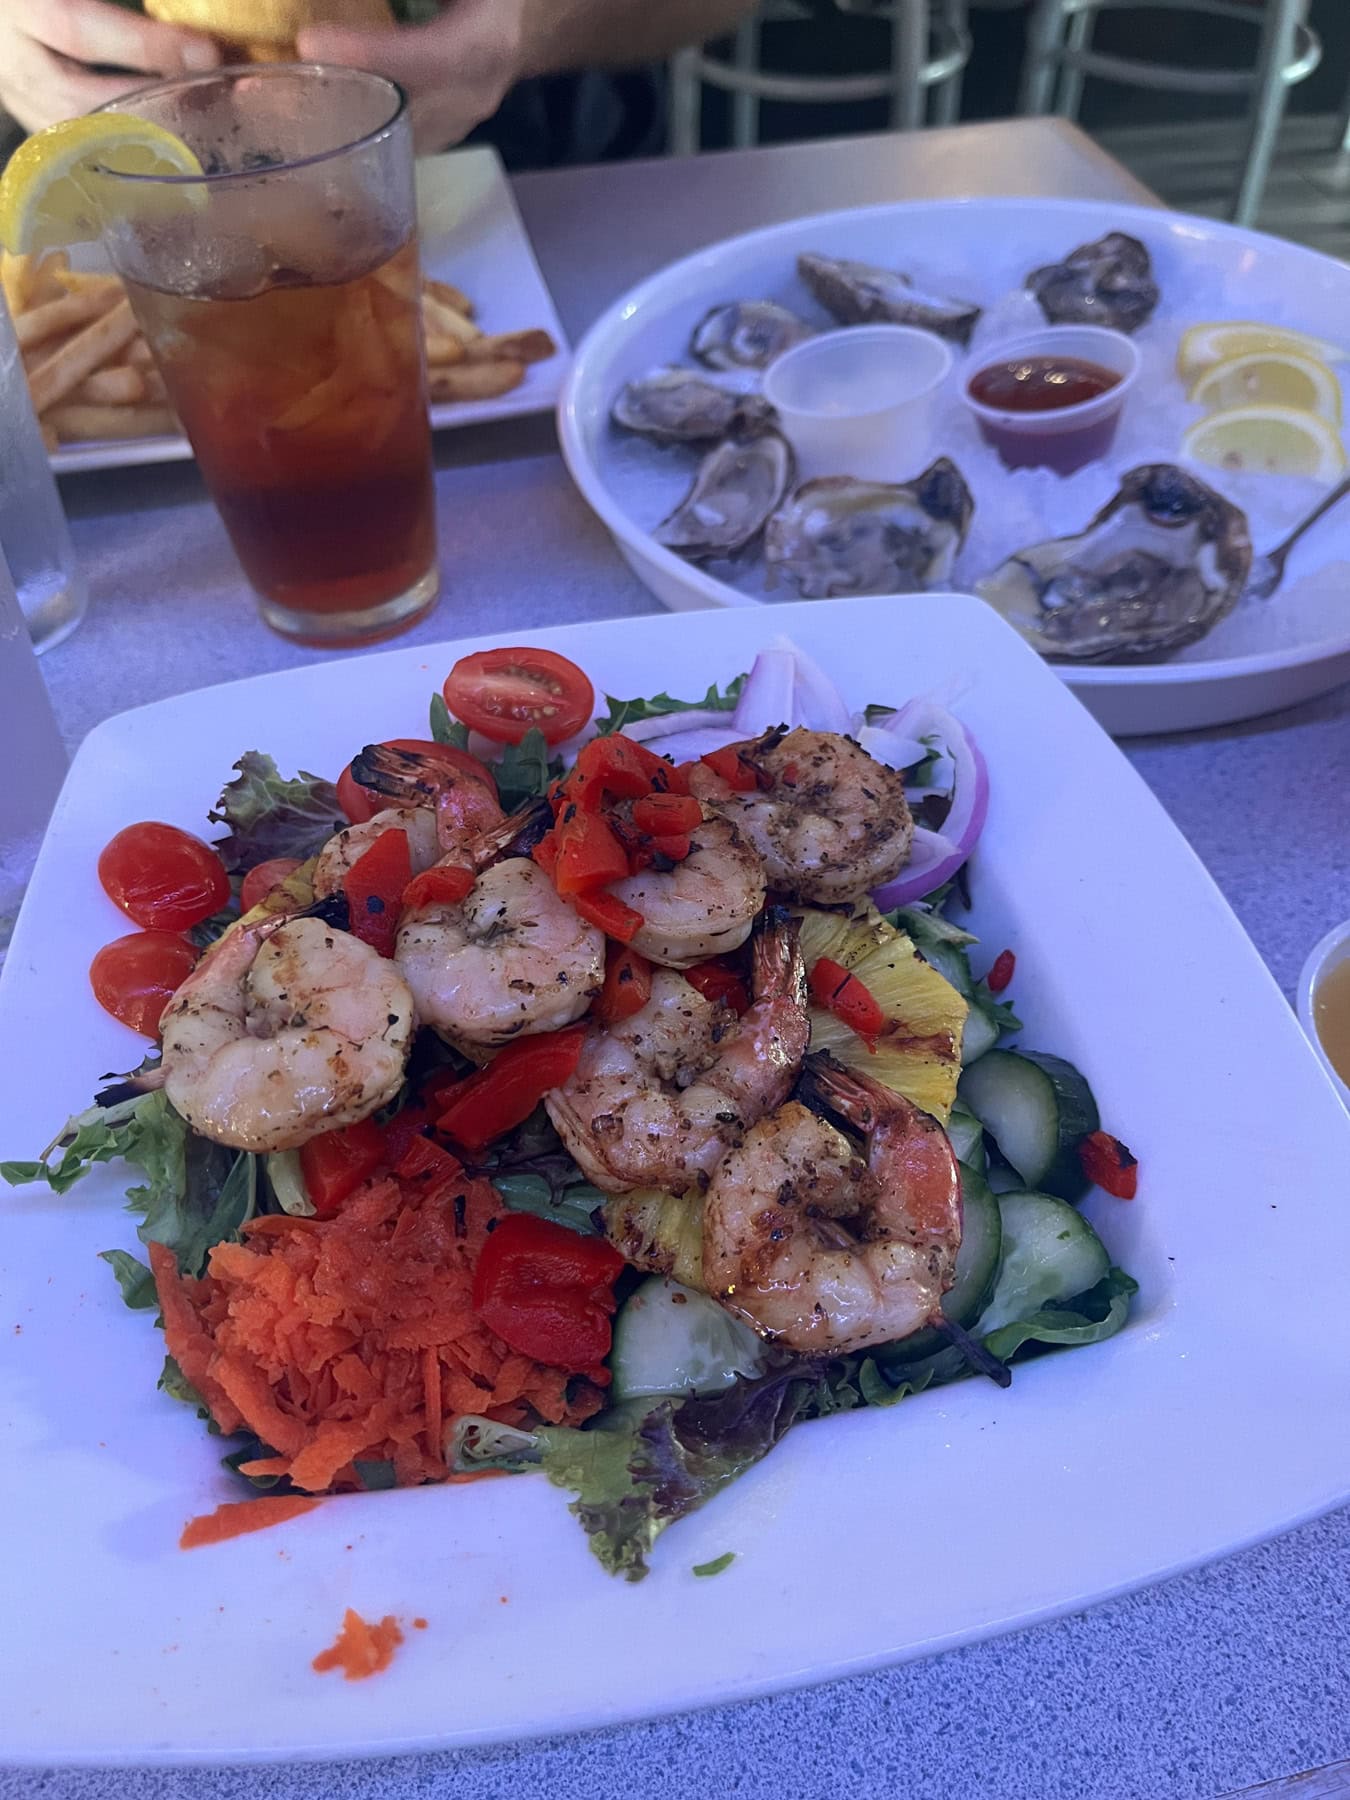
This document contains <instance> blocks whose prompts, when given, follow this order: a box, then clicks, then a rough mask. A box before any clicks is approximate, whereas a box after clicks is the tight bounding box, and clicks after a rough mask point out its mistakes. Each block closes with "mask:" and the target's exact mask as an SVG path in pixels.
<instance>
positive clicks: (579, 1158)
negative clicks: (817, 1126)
mask: <svg viewBox="0 0 1350 1800" xmlns="http://www.w3.org/2000/svg"><path fill="white" fill-rule="evenodd" d="M753 956H754V995H755V999H754V1004H753V1005H752V1006H751V1008H750V1010H749V1011H748V1012H747V1013H746V1014H745V1016H744V1017H743V1018H740V1019H738V1018H737V1017H736V1015H735V1013H733V1012H732V1011H731V1010H730V1009H729V1008H728V1007H726V1006H723V1005H722V1004H721V1003H720V1002H714V1001H710V1000H705V999H704V998H703V996H702V995H701V994H700V993H699V992H698V991H697V989H695V988H693V987H691V986H690V985H689V983H688V982H687V981H686V980H685V979H684V977H683V976H682V975H679V974H677V973H676V972H675V971H674V970H673V969H657V970H654V971H653V974H652V992H651V998H650V999H649V1000H648V1002H647V1004H646V1005H645V1006H644V1007H643V1008H642V1010H641V1011H640V1012H637V1013H634V1014H633V1016H632V1017H631V1018H629V1019H625V1020H623V1021H622V1022H621V1023H619V1024H617V1025H614V1026H611V1027H610V1028H609V1029H608V1030H605V1029H601V1028H600V1027H596V1028H594V1029H593V1030H592V1031H591V1033H590V1035H589V1036H588V1038H587V1040H586V1042H585V1044H584V1045H583V1047H582V1051H581V1059H580V1061H579V1062H578V1064H577V1068H576V1073H575V1074H574V1075H573V1076H572V1077H571V1078H570V1079H569V1080H568V1081H567V1082H565V1083H564V1084H563V1086H562V1087H560V1088H555V1089H554V1091H553V1092H552V1093H551V1094H548V1095H546V1096H545V1101H544V1104H545V1105H546V1106H547V1107H548V1112H549V1117H550V1118H551V1119H552V1120H553V1123H554V1126H555V1127H556V1128H557V1132H558V1135H559V1136H560V1137H561V1138H562V1140H563V1143H564V1144H565V1145H566V1146H567V1148H568V1150H569V1151H570V1152H571V1154H572V1157H573V1158H574V1160H575V1161H576V1162H577V1164H578V1165H579V1166H580V1167H581V1168H582V1169H584V1170H585V1172H586V1174H587V1175H589V1176H590V1178H591V1180H592V1181H593V1182H594V1183H595V1185H596V1186H597V1187H600V1188H604V1189H605V1190H606V1192H608V1193H611V1194H622V1193H626V1192H628V1191H629V1190H630V1189H633V1188H660V1189H663V1190H665V1192H667V1193H670V1194H685V1193H689V1192H690V1191H692V1190H700V1189H702V1188H703V1187H705V1186H706V1185H707V1181H708V1177H709V1176H710V1174H711V1173H712V1171H713V1169H714V1168H715V1167H716V1165H717V1163H718V1162H719V1161H720V1159H721V1158H722V1157H723V1156H724V1155H725V1154H726V1151H727V1148H728V1146H729V1145H731V1144H736V1143H739V1142H740V1138H741V1135H742V1133H743V1132H744V1131H745V1129H746V1127H747V1126H748V1125H750V1124H752V1123H753V1122H754V1120H756V1119H757V1118H759V1117H760V1115H761V1114H763V1113H765V1112H769V1111H772V1109H773V1108H774V1107H776V1106H779V1105H781V1103H782V1102H783V1100H785V1099H786V1097H787V1095H788V1093H789V1092H790V1090H791V1088H792V1083H793V1081H794V1080H795V1079H796V1075H797V1070H798V1068H799V1067H800V1064H801V1060H802V1058H803V1056H804V1055H805V1054H806V1047H807V1044H808V1042H809V1040H810V1033H811V1028H810V1024H809V1022H808V1019H807V1013H806V1005H805V984H804V977H803V969H802V959H801V953H800V951H799V950H798V948H797V927H796V924H795V922H792V921H788V920H786V919H783V918H781V917H778V916H773V917H771V918H770V920H769V922H768V923H767V925H766V927H765V928H764V929H762V930H760V931H759V932H758V933H757V935H756V937H755V944H754V952H753Z"/></svg>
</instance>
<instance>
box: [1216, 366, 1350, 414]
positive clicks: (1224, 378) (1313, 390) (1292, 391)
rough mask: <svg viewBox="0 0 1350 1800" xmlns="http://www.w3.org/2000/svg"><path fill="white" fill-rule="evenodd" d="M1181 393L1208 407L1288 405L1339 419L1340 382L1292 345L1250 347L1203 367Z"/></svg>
mask: <svg viewBox="0 0 1350 1800" xmlns="http://www.w3.org/2000/svg"><path fill="white" fill-rule="evenodd" d="M1187 398H1188V399H1189V400H1190V401H1191V402H1192V403H1193V404H1194V405H1196V406H1203V407H1204V408H1205V409H1206V411H1208V412H1228V411H1229V410H1231V409H1232V408H1234V407H1244V406H1292V407H1293V408H1294V409H1295V410H1296V411H1298V412H1309V413H1317V414H1319V415H1320V417H1322V418H1324V419H1328V420H1330V422H1331V423H1332V424H1333V425H1339V424H1340V422H1341V384H1340V382H1339V381H1338V380H1337V379H1336V377H1335V375H1334V374H1333V373H1332V371H1331V370H1330V369H1329V368H1328V367H1327V365H1326V364H1325V363H1324V362H1322V361H1320V360H1319V359H1318V358H1317V357H1315V356H1298V355H1296V354H1295V353H1294V352H1293V351H1292V350H1254V351H1252V352H1251V353H1250V354H1249V355H1247V356H1230V357H1229V358H1228V360H1227V361H1226V362H1221V363H1215V364H1214V366H1213V367H1212V368H1209V369H1206V370H1205V372H1204V374H1203V375H1201V376H1200V377H1199V378H1198V379H1197V380H1196V382H1195V384H1194V386H1193V387H1192V388H1191V391H1190V393H1189V394H1188V395H1187Z"/></svg>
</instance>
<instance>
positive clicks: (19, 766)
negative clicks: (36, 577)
mask: <svg viewBox="0 0 1350 1800" xmlns="http://www.w3.org/2000/svg"><path fill="white" fill-rule="evenodd" d="M0 698H3V702H4V704H3V705H2V706H0V767H4V768H6V769H8V770H10V771H11V772H13V773H15V774H16V776H17V779H15V780H11V781H5V782H0V959H3V957H4V951H5V946H6V944H7V943H8V942H9V934H10V931H11V929H12V928H13V924H14V917H15V915H16V914H17V912H18V910H19V902H20V900H22V898H23V891H24V888H25V886H26V885H27V882H28V877H29V876H30V875H31V874H32V872H33V863H34V861H35V859H36V857H37V853H38V845H39V844H40V843H41V842H42V834H43V832H44V831H45V830H46V829H47V820H48V819H49V818H50V817H51V810H52V807H53V806H54V805H55V803H56V796H57V794H58V793H59V792H60V791H61V783H62V781H63V780H64V779H65V773H66V751H65V745H64V744H63V743H62V742H61V734H60V732H59V731H58V730H57V727H56V718H55V715H54V714H53V712H52V703H51V701H50V700H49V699H48V697H47V684H46V682H45V681H43V679H42V671H41V669H39V667H38V661H37V657H36V656H35V655H34V654H33V645H32V642H31V639H30V637H29V633H28V626H27V622H26V621H25V619H24V616H23V614H22V613H21V612H20V610H19V602H18V597H17V596H16V594H15V592H14V585H13V583H12V582H11V581H10V579H9V571H8V569H7V568H6V567H5V559H4V557H3V556H0Z"/></svg>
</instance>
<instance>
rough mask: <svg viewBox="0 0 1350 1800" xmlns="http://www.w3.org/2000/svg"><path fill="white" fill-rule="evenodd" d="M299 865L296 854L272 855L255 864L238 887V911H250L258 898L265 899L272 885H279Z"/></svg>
mask: <svg viewBox="0 0 1350 1800" xmlns="http://www.w3.org/2000/svg"><path fill="white" fill-rule="evenodd" d="M299 867H300V859H299V857H296V856H273V857H269V858H268V860H267V861H266V862H260V863H258V864H256V865H255V866H254V867H253V868H251V869H250V870H249V872H248V874H247V875H245V877H244V881H243V885H242V887H241V888H240V889H239V910H240V912H252V911H253V908H254V907H255V906H256V905H257V904H258V902H259V901H260V900H265V899H266V898H267V896H268V895H269V894H270V893H271V891H272V889H273V888H274V887H280V885H281V883H282V882H283V881H285V879H286V877H287V876H288V875H293V874H294V873H295V871H296V870H297V869H298V868H299Z"/></svg>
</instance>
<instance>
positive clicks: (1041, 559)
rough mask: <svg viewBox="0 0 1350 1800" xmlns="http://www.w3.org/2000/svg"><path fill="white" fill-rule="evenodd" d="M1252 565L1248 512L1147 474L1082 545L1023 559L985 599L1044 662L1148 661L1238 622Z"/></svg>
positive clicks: (1152, 471)
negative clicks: (1222, 623) (1230, 617)
mask: <svg viewBox="0 0 1350 1800" xmlns="http://www.w3.org/2000/svg"><path fill="white" fill-rule="evenodd" d="M1251 559H1252V545H1251V539H1250V537H1249V536H1248V535H1247V519H1246V515H1245V514H1244V513H1242V512H1241V511H1240V510H1239V509H1238V508H1237V507H1236V506H1234V505H1233V504H1232V503H1231V501H1228V500H1225V499H1224V497H1223V495H1222V494H1216V493H1215V492H1214V490H1213V488H1210V487H1206V485H1205V483H1204V482H1203V481H1200V480H1199V479H1197V477H1196V476H1194V475H1191V474H1188V473H1187V471H1186V470H1184V469H1178V468H1176V467H1175V466H1174V465H1173V464H1171V463H1147V464H1145V465H1143V466H1142V467H1140V468H1138V469H1132V470H1131V471H1130V473H1129V474H1128V475H1127V476H1126V477H1125V479H1124V480H1123V482H1122V483H1121V486H1120V491H1119V492H1118V493H1117V494H1116V496H1115V498H1114V499H1112V500H1108V501H1107V503H1106V505H1105V506H1104V507H1103V508H1102V509H1101V511H1100V512H1099V513H1098V514H1097V515H1096V517H1095V518H1094V519H1092V520H1091V521H1090V522H1089V524H1088V526H1087V528H1086V530H1084V531H1083V532H1082V533H1081V534H1080V535H1079V536H1078V537H1066V538H1051V539H1050V540H1049V541H1048V542H1046V543H1044V544H1032V545H1031V546H1030V547H1029V548H1028V549H1026V550H1019V551H1018V553H1017V555H1016V556H1010V557H1009V558H1008V560H1007V562H1005V563H1003V564H1002V566H1001V567H999V568H997V569H995V570H994V572H993V573H992V574H991V575H987V576H985V578H984V579H983V580H982V581H977V582H976V584H975V591H976V593H978V594H980V595H981V596H982V597H983V598H984V599H986V600H988V601H989V602H990V604H991V605H992V606H994V607H996V608H997V609H998V611H999V612H1001V613H1002V614H1003V616H1004V618H1005V619H1007V620H1008V621H1009V622H1010V623H1011V624H1013V625H1015V626H1016V627H1017V629H1018V630H1019V631H1020V632H1021V633H1022V636H1023V637H1024V638H1026V640H1027V642H1028V643H1030V644H1033V645H1034V646H1035V648H1036V649H1037V650H1039V651H1040V652H1041V654H1042V655H1043V656H1048V657H1051V658H1053V659H1057V660H1063V661H1071V662H1131V661H1142V660H1147V659H1150V658H1152V659H1157V658H1159V657H1163V656H1166V655H1168V654H1169V653H1170V652H1171V651H1173V650H1180V649H1181V648H1182V646H1183V645H1185V644H1193V643H1195V641H1196V640H1197V639H1198V638H1202V637H1203V636H1204V635H1205V633H1206V632H1207V631H1209V630H1210V629H1211V628H1212V627H1213V626H1215V625H1217V624H1218V622H1219V620H1220V619H1222V618H1223V617H1225V615H1226V614H1228V613H1230V612H1231V611H1232V610H1233V607H1234V606H1235V605H1236V604H1237V601H1238V598H1239V596H1240V595H1241V593H1242V590H1243V587H1244V586H1245V584H1246V580H1247V571H1248V569H1249V568H1250V566H1251Z"/></svg>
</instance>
